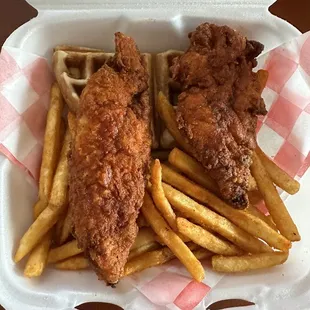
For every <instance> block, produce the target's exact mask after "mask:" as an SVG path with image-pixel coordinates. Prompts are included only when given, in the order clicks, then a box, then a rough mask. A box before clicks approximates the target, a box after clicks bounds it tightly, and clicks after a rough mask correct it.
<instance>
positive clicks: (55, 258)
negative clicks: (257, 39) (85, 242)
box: [47, 240, 83, 263]
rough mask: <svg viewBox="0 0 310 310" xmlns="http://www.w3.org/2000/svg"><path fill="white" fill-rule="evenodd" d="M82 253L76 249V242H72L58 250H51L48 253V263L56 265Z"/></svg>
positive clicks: (81, 250)
mask: <svg viewBox="0 0 310 310" xmlns="http://www.w3.org/2000/svg"><path fill="white" fill-rule="evenodd" d="M82 252H83V249H80V248H78V245H77V240H72V241H70V242H68V243H65V244H63V245H61V246H60V247H58V248H54V249H51V250H50V252H49V253H48V260H47V261H48V263H56V262H59V261H61V260H64V259H66V258H68V257H72V256H75V255H77V254H80V253H82Z"/></svg>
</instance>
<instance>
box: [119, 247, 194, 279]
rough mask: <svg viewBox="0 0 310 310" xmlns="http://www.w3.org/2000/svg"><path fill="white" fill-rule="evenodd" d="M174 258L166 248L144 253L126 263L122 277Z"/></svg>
mask: <svg viewBox="0 0 310 310" xmlns="http://www.w3.org/2000/svg"><path fill="white" fill-rule="evenodd" d="M174 257H175V256H174V254H173V252H172V251H171V250H170V249H169V248H168V247H164V248H162V249H160V250H157V251H152V252H147V253H144V254H142V255H139V256H137V257H135V258H133V259H131V260H130V261H128V262H127V263H126V265H125V269H124V276H129V275H131V274H133V273H136V272H139V271H142V270H144V269H147V268H150V267H154V266H158V265H162V264H164V263H166V262H168V261H170V260H172V259H173V258H174ZM195 259H196V258H195Z"/></svg>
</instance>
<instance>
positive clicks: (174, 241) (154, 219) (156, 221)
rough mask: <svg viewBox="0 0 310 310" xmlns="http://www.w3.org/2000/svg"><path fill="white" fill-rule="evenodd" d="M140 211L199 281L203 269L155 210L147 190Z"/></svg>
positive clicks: (202, 275)
mask: <svg viewBox="0 0 310 310" xmlns="http://www.w3.org/2000/svg"><path fill="white" fill-rule="evenodd" d="M141 211H142V213H143V215H144V216H145V218H146V219H147V221H148V222H149V223H150V225H151V226H152V228H153V230H154V231H155V233H156V234H157V235H158V236H159V237H160V238H161V240H163V241H164V243H165V244H166V245H167V246H168V247H169V248H170V250H171V251H172V252H173V253H174V254H175V256H176V257H177V258H178V259H179V260H180V261H181V262H182V264H183V265H184V266H185V267H186V268H187V270H188V271H189V273H190V274H191V275H192V276H193V278H194V279H195V280H196V281H198V282H201V281H202V279H203V278H204V269H203V267H202V265H201V263H200V262H199V261H198V260H197V259H196V257H195V256H194V254H193V253H192V252H191V250H190V249H189V248H188V247H187V246H186V244H185V243H184V242H183V241H182V240H181V238H180V237H179V236H178V235H177V234H176V233H175V232H173V230H172V229H171V228H170V227H169V226H168V225H167V223H166V222H165V220H164V219H163V218H162V216H161V215H160V214H159V212H158V211H157V210H156V208H155V206H154V204H153V201H152V199H151V197H150V196H149V194H148V193H147V192H145V195H144V203H143V205H142V208H141Z"/></svg>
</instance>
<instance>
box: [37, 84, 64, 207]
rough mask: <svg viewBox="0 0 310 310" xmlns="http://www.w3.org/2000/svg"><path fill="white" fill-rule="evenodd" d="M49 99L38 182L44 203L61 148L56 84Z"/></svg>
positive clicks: (60, 103)
mask: <svg viewBox="0 0 310 310" xmlns="http://www.w3.org/2000/svg"><path fill="white" fill-rule="evenodd" d="M50 98H51V100H50V106H49V110H48V113H47V120H46V128H45V136H44V146H43V155H42V164H41V170H40V180H39V197H40V200H42V201H44V202H46V203H47V202H48V200H49V197H50V193H51V189H52V185H53V177H54V173H55V169H56V166H57V160H58V157H59V152H60V148H61V145H60V139H61V135H60V126H61V115H62V110H63V106H64V100H63V98H62V95H61V92H60V89H59V86H58V84H57V83H54V84H53V86H52V89H51V94H50Z"/></svg>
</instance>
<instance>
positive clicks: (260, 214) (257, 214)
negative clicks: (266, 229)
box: [245, 205, 277, 231]
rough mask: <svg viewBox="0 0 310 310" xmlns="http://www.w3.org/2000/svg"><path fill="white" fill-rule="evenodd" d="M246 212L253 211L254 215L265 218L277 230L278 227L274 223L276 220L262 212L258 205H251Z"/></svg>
mask: <svg viewBox="0 0 310 310" xmlns="http://www.w3.org/2000/svg"><path fill="white" fill-rule="evenodd" d="M245 211H246V212H249V213H251V214H252V215H254V216H256V217H258V218H260V219H261V220H263V221H264V222H266V223H267V224H268V225H269V226H270V227H271V228H272V229H273V230H276V231H277V227H276V225H275V224H274V222H273V221H272V219H271V218H270V217H268V216H266V215H264V214H263V213H262V212H260V211H259V210H258V209H257V208H256V207H254V206H252V205H249V206H248V207H247V208H246V209H245Z"/></svg>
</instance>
